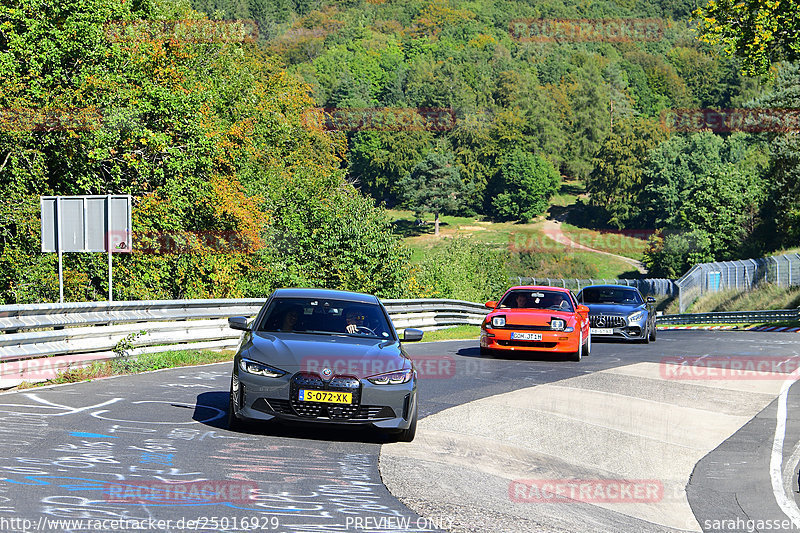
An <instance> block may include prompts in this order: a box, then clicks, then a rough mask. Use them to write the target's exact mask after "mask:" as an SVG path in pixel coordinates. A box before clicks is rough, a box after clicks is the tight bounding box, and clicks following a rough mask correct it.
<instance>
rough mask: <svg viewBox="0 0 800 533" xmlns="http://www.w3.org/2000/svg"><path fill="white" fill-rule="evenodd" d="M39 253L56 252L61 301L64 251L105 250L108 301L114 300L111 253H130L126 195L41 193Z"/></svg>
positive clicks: (128, 201) (128, 202) (129, 206)
mask: <svg viewBox="0 0 800 533" xmlns="http://www.w3.org/2000/svg"><path fill="white" fill-rule="evenodd" d="M40 204H41V209H42V252H58V295H59V301H61V302H63V301H64V267H63V253H64V252H106V253H108V301H109V302H112V301H114V287H113V272H112V270H113V259H112V254H113V253H114V252H116V253H130V252H131V251H132V249H133V242H132V238H131V230H132V227H131V225H132V224H131V205H132V199H131V196H130V195H122V194H107V195H102V196H101V195H96V196H42V197H41V199H40Z"/></svg>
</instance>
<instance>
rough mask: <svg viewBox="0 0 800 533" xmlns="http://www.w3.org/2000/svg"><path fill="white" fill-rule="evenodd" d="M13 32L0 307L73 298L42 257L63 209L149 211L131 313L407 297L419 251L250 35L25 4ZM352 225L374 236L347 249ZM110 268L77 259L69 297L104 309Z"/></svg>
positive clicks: (152, 5)
mask: <svg viewBox="0 0 800 533" xmlns="http://www.w3.org/2000/svg"><path fill="white" fill-rule="evenodd" d="M0 28H2V33H0V109H3V110H6V111H9V110H10V111H13V113H11V118H12V119H13V120H12V119H9V112H5V113H4V116H3V118H4V119H5V121H4V122H3V124H2V127H0V199H1V200H2V201H1V202H0V219H1V220H2V222H3V223H2V228H1V229H0V302H36V301H48V300H53V299H54V297H55V295H56V294H57V285H56V283H55V269H54V263H53V261H54V258H53V257H52V254H50V255H46V254H41V253H40V252H38V241H39V230H38V224H39V223H38V218H39V213H38V196H39V195H49V194H63V195H74V194H106V193H128V194H131V195H133V196H134V199H135V200H134V202H135V203H134V227H133V229H134V241H135V244H134V253H132V254H126V255H122V254H121V255H120V256H118V259H117V261H116V262H115V263H116V265H117V275H116V277H115V278H116V279H115V281H116V283H115V289H116V291H117V294H116V296H117V297H118V298H121V299H142V298H202V297H239V296H264V295H266V294H268V292H269V291H270V290H271V289H272V288H274V287H276V286H278V285H280V284H286V283H292V284H296V285H317V286H325V287H330V288H350V289H357V290H377V289H378V288H380V292H381V294H382V295H385V296H390V295H397V294H399V292H398V291H399V290H400V287H401V286H402V282H403V276H405V275H406V273H407V271H408V269H407V266H406V264H405V258H406V255H405V252H404V251H403V250H402V249H401V247H400V246H399V243H398V241H397V239H396V238H395V237H394V236H393V235H392V234H391V232H390V231H389V229H388V223H387V222H385V221H384V220H383V219H382V215H381V212H380V211H376V209H375V208H374V206H373V204H372V203H371V201H369V200H366V199H364V198H362V197H360V196H359V195H358V193H357V192H356V191H355V190H354V189H353V188H352V186H350V185H348V184H347V182H346V181H345V180H344V177H343V175H342V172H341V171H340V170H339V167H340V162H341V160H342V156H343V148H342V145H341V138H340V137H338V136H336V135H331V134H329V133H327V132H324V131H323V130H322V129H321V128H320V127H319V125H318V124H313V123H309V122H308V121H307V120H304V112H305V111H306V110H307V109H308V108H310V107H313V101H312V100H311V98H310V96H309V90H308V87H307V86H306V85H305V84H304V83H303V82H301V81H300V80H299V79H298V78H296V77H294V76H291V75H289V74H287V72H286V71H285V70H283V69H282V68H280V67H279V66H278V64H277V62H276V61H275V60H274V59H273V58H271V57H270V56H269V55H268V54H267V53H266V52H264V51H262V50H261V49H260V48H258V46H257V45H256V44H255V43H250V42H249V39H248V38H247V37H248V36H247V35H246V34H245V33H241V32H239V33H237V31H238V30H237V29H236V28H235V27H234V26H230V27H228V29H227V30H226V31H227V33H223V34H220V33H219V28H220V23H219V22H218V21H210V20H209V19H208V18H207V17H206V16H205V15H203V14H200V13H197V12H194V11H192V10H191V9H189V8H188V7H187V6H186V5H185V4H180V3H177V4H176V3H172V2H159V1H155V0H153V1H151V0H144V1H142V2H124V1H122V0H64V1H61V2H57V3H55V4H52V3H47V2H44V1H43V0H10V1H9V2H4V3H3V5H2V6H0ZM175 28H183V29H184V30H187V29H188V31H190V32H193V33H192V35H191V36H190V38H182V37H181V36H180V34H179V33H177V30H176V29H175ZM37 113H38V114H37ZM298 213H301V214H302V213H307V214H308V216H307V217H299V218H298V217H297V216H296V215H297V214H298ZM345 219H351V220H352V221H353V222H354V223H356V224H359V225H360V227H361V231H362V235H360V237H361V238H359V235H357V234H350V233H347V234H343V235H340V236H338V237H335V238H333V237H332V236H331V235H332V230H331V228H333V227H339V224H340V223H341V227H348V225H347V224H344V222H345V221H346V220H345ZM270 239H272V240H270ZM276 239H278V240H279V242H278V244H280V245H279V246H276ZM281 239H282V240H281ZM301 244H302V247H303V249H305V250H319V251H325V250H328V251H327V252H326V255H324V256H322V255H319V256H314V255H313V254H307V253H306V254H305V255H298V254H297V253H295V250H298V249H299V245H301ZM335 249H338V250H345V253H343V254H342V255H341V256H337V257H333V256H334V255H335V254H334V250H335ZM282 251H283V252H285V255H284V254H282ZM104 261H105V260H104V259H103V258H102V257H101V256H99V255H93V254H68V255H67V256H66V280H67V297H68V298H69V299H73V300H87V299H102V298H103V296H102V295H103V294H104V293H105V291H106V288H105V286H104V285H105V272H104V270H105V266H104ZM285 272H294V273H295V274H294V275H293V276H289V277H287V276H286V275H285V274H284V273H285Z"/></svg>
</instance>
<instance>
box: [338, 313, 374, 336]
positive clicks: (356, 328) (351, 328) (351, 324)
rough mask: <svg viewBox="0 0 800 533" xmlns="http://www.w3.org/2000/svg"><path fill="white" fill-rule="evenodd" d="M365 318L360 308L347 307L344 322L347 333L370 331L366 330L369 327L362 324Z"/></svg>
mask: <svg viewBox="0 0 800 533" xmlns="http://www.w3.org/2000/svg"><path fill="white" fill-rule="evenodd" d="M366 319H367V317H366V314H365V313H364V311H362V310H360V309H348V310H347V313H346V314H345V322H346V324H347V326H346V327H345V329H346V330H347V333H370V334H371V333H372V331H369V332H368V331H367V330H368V329H369V328H368V327H367V326H365V325H364V321H365V320H366Z"/></svg>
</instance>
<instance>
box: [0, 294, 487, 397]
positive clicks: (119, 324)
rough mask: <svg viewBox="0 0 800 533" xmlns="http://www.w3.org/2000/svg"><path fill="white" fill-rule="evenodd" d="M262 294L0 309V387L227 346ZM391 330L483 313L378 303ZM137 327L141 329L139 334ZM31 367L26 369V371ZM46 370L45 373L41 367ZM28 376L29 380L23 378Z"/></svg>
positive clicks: (467, 305)
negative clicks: (121, 358)
mask: <svg viewBox="0 0 800 533" xmlns="http://www.w3.org/2000/svg"><path fill="white" fill-rule="evenodd" d="M265 301H266V300H265V299H241V300H173V301H136V302H110V303H109V302H79V303H65V304H33V305H12V306H0V388H2V386H3V384H5V385H8V386H13V385H15V384H17V383H19V382H20V381H22V380H24V379H26V378H28V380H30V381H35V380H37V379H38V380H42V379H46V378H47V377H52V376H53V375H55V373H56V372H57V371H59V370H64V369H66V368H69V367H79V366H85V365H86V364H89V363H91V362H93V361H98V360H103V359H111V358H114V357H118V354H117V353H116V352H115V351H114V349H115V348H116V347H117V345H118V344H119V343H120V341H122V340H125V339H127V344H129V346H130V349H128V350H126V352H127V354H128V355H131V356H135V355H139V354H142V353H148V352H157V351H171V350H183V349H232V348H235V347H236V346H237V345H238V343H239V339H240V338H241V332H239V331H236V330H233V329H231V328H229V327H228V322H227V319H228V318H229V317H232V316H255V315H256V314H257V313H258V311H259V310H260V309H261V306H262V305H263V304H264V302H265ZM383 304H384V305H385V306H386V309H387V311H388V312H389V315H390V317H391V319H392V322H393V323H394V325H395V327H396V328H397V329H398V330H403V329H405V328H409V327H416V328H421V329H424V330H430V329H438V328H442V327H447V326H455V325H460V324H473V325H479V324H480V323H481V320H483V317H484V316H485V315H486V314H487V313H488V312H489V310H488V309H487V308H486V307H484V306H483V305H482V304H477V303H473V302H465V301H461V300H445V299H441V300H432V299H427V300H384V301H383ZM142 331H144V332H145V333H144V334H142V335H139V333H141V332H142ZM31 370H33V372H31ZM45 370H46V371H45ZM31 375H35V376H36V377H35V378H33V379H31Z"/></svg>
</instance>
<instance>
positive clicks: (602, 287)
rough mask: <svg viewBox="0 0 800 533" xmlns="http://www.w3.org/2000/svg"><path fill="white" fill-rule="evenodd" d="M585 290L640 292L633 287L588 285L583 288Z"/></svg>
mask: <svg viewBox="0 0 800 533" xmlns="http://www.w3.org/2000/svg"><path fill="white" fill-rule="evenodd" d="M583 289H631V290H637V291H638V290H639V289H638V288H637V287H632V286H630V285H587V286H586V287H583V288H582V289H581V290H583Z"/></svg>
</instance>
